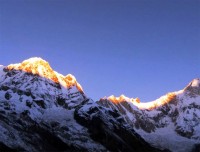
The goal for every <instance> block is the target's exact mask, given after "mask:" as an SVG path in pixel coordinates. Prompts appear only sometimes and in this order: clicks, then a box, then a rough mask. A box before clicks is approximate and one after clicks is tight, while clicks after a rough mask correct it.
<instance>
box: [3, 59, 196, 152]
mask: <svg viewBox="0 0 200 152" xmlns="http://www.w3.org/2000/svg"><path fill="white" fill-rule="evenodd" d="M0 151H11V152H12V151H13V152H14V151H19V152H21V151H22V152H24V151H32V152H39V151H44V152H49V151H58V152H59V151H60V152H61V151H62V152H64V151H66V152H68V151H70V152H71V151H91V152H93V151H98V152H104V151H106V152H107V151H113V152H116V151H118V152H123V151H126V152H170V151H171V152H199V151H200V80H199V79H194V80H193V81H192V82H191V83H189V85H188V86H186V87H185V88H184V89H183V90H180V91H177V92H172V93H168V94H167V95H164V96H162V97H160V98H159V99H157V100H155V101H152V102H148V103H141V102H140V100H139V98H136V99H133V98H128V97H125V96H123V95H122V96H120V97H114V96H110V97H108V98H107V97H105V98H102V99H100V100H99V101H97V102H95V101H93V100H92V99H90V98H88V97H87V95H86V94H85V93H84V91H83V89H82V87H81V85H80V84H79V83H78V82H77V80H76V78H75V77H74V76H73V75H71V74H68V75H66V76H63V75H62V74H59V73H58V72H56V71H54V70H53V69H52V68H51V67H50V65H49V63H48V62H46V61H45V60H43V59H41V58H36V57H35V58H30V59H28V60H25V61H23V62H22V63H18V64H11V65H8V66H0Z"/></svg>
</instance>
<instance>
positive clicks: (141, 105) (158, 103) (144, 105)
mask: <svg viewBox="0 0 200 152" xmlns="http://www.w3.org/2000/svg"><path fill="white" fill-rule="evenodd" d="M104 99H105V98H104ZM175 99H176V95H175V93H168V94H167V95H165V96H162V97H160V98H159V99H157V100H155V101H151V102H146V103H141V102H140V100H139V98H135V99H134V98H128V97H126V96H124V95H121V96H120V97H115V96H113V95H112V96H109V97H108V98H107V100H109V101H111V102H112V103H114V104H120V102H124V101H126V102H131V103H132V104H133V105H135V106H136V107H138V108H139V109H148V110H152V109H155V108H158V107H160V106H163V105H165V104H167V103H169V102H171V101H173V100H175Z"/></svg>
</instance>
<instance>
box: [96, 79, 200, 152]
mask: <svg viewBox="0 0 200 152" xmlns="http://www.w3.org/2000/svg"><path fill="white" fill-rule="evenodd" d="M98 104H100V105H102V106H105V107H107V108H110V109H113V110H116V111H118V112H120V113H121V115H122V116H123V118H124V119H125V120H126V122H128V123H129V124H130V125H132V127H133V128H135V131H136V132H137V133H139V134H140V135H141V136H142V137H143V138H144V139H145V140H146V141H147V142H149V143H150V144H152V145H154V146H156V147H158V148H160V149H165V148H166V149H169V150H171V151H173V152H189V151H192V149H194V147H195V145H198V144H200V79H194V80H193V81H192V82H191V83H190V84H189V85H188V86H187V87H186V88H185V89H183V90H180V91H177V92H172V93H168V94H167V95H165V96H162V97H160V98H159V99H157V100H155V101H152V102H148V103H141V102H140V101H139V99H138V98H136V99H133V98H128V97H125V96H123V95H122V96H120V97H114V96H110V97H108V98H103V99H101V100H100V101H98Z"/></svg>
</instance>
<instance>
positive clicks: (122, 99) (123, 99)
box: [107, 94, 131, 103]
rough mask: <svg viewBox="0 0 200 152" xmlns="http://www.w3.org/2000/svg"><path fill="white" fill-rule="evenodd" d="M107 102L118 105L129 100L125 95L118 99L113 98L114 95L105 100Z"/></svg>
mask: <svg viewBox="0 0 200 152" xmlns="http://www.w3.org/2000/svg"><path fill="white" fill-rule="evenodd" d="M107 99H108V100H110V101H112V102H114V103H119V102H122V101H130V100H131V99H130V98H128V97H126V96H125V95H123V94H122V95H120V96H119V97H115V96H114V95H111V96H109V97H108V98H107Z"/></svg>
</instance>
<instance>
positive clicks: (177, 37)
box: [0, 0, 200, 102]
mask: <svg viewBox="0 0 200 152" xmlns="http://www.w3.org/2000/svg"><path fill="white" fill-rule="evenodd" d="M0 56H1V58H0V64H3V65H8V64H10V63H17V62H21V61H23V60H24V59H27V58H30V57H34V56H38V57H42V58H43V59H45V60H47V61H48V62H49V63H50V65H51V66H52V68H53V69H54V70H56V71H58V72H59V73H62V74H64V75H65V74H68V73H71V74H73V75H75V77H76V78H77V80H78V81H79V83H80V84H81V85H82V87H83V89H84V91H85V93H86V94H87V95H88V96H90V97H91V98H93V99H95V100H97V99H99V98H101V97H104V96H109V95H111V94H114V95H116V96H119V95H121V94H125V95H126V96H128V97H134V98H135V97H139V98H140V99H141V101H144V102H145V101H150V100H154V99H156V98H158V97H159V96H161V95H163V94H165V93H167V92H170V91H175V90H179V89H182V88H183V87H185V86H186V85H187V83H189V82H190V81H191V80H192V79H193V78H196V77H200V1H199V0H167V1H164V0H132V1H131V0H85V1H83V0H57V1H54V0H29V1H26V0H0Z"/></svg>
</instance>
